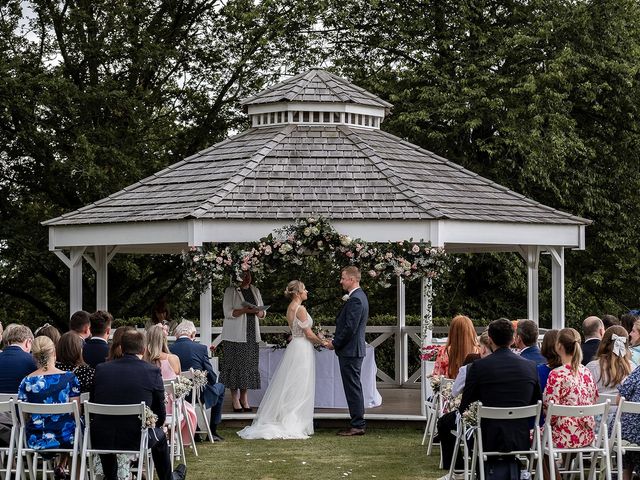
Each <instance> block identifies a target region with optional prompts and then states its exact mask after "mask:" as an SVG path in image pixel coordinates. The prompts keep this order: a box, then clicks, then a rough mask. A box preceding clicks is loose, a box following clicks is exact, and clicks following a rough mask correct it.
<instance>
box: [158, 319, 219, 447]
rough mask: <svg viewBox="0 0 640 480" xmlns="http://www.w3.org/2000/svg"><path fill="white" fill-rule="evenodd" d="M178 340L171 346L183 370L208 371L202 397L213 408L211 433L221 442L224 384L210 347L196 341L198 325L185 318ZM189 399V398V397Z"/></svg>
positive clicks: (178, 328) (179, 327)
mask: <svg viewBox="0 0 640 480" xmlns="http://www.w3.org/2000/svg"><path fill="white" fill-rule="evenodd" d="M175 333H176V341H175V343H174V344H173V345H172V346H171V348H170V350H171V353H173V354H174V355H177V356H178V358H180V365H181V366H182V370H183V371H184V370H189V369H190V368H193V369H194V370H204V371H206V372H207V380H208V383H207V385H206V386H205V388H204V390H203V392H202V398H203V399H204V404H205V407H206V408H207V409H209V408H210V409H211V420H210V421H209V423H210V426H211V433H212V434H213V440H214V441H218V442H221V441H223V440H224V439H223V438H222V437H221V436H220V435H219V434H218V433H217V428H218V425H220V422H221V421H222V402H223V400H224V385H223V384H221V383H217V380H218V376H217V375H216V374H215V372H214V371H213V367H212V366H211V362H210V361H209V355H208V349H207V347H206V346H205V345H200V344H199V343H196V342H195V338H196V326H195V325H194V324H193V322H190V321H189V320H183V321H182V322H180V324H178V326H177V327H176V330H175ZM187 400H189V398H187Z"/></svg>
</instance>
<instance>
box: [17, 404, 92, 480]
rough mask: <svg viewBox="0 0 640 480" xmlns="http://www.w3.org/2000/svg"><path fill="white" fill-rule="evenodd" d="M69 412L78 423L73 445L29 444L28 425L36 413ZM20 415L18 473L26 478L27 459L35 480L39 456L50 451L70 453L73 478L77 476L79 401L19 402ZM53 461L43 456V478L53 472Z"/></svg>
mask: <svg viewBox="0 0 640 480" xmlns="http://www.w3.org/2000/svg"><path fill="white" fill-rule="evenodd" d="M64 414H68V415H71V416H72V417H73V420H74V422H75V424H76V426H75V430H74V434H73V438H74V441H73V445H72V446H71V447H70V448H47V449H35V448H31V447H29V445H28V444H27V434H26V425H27V423H28V421H29V420H30V419H31V418H32V417H33V416H34V415H39V416H43V415H64ZM18 417H19V419H20V433H19V435H18V452H17V457H18V459H17V462H16V475H18V473H17V472H20V473H19V474H20V476H21V478H23V479H24V477H25V476H24V470H23V463H24V459H25V458H26V459H27V470H28V471H29V477H30V478H31V480H35V478H36V474H37V471H36V470H37V465H38V457H39V456H40V457H42V455H43V454H49V453H68V454H69V455H70V456H71V478H76V472H77V460H78V455H79V453H80V438H81V437H80V433H81V429H80V425H81V423H80V409H79V408H78V402H75V401H72V402H68V403H27V402H18ZM50 464H51V461H50V460H47V459H46V458H44V457H42V478H43V479H45V478H47V475H48V474H53V466H52V465H50Z"/></svg>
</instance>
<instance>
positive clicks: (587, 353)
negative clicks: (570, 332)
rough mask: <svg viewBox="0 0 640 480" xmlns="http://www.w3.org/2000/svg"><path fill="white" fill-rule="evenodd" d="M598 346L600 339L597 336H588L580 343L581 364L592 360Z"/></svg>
mask: <svg viewBox="0 0 640 480" xmlns="http://www.w3.org/2000/svg"><path fill="white" fill-rule="evenodd" d="M598 347H600V339H598V338H590V339H589V340H587V341H586V342H584V343H583V344H582V345H581V348H582V365H586V364H587V363H589V362H590V361H591V360H593V357H595V356H596V352H597V351H598Z"/></svg>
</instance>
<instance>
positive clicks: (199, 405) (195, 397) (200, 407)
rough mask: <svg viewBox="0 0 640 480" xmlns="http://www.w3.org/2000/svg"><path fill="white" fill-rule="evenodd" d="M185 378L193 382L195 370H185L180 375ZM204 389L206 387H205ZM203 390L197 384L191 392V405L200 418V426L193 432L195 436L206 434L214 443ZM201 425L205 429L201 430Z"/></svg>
mask: <svg viewBox="0 0 640 480" xmlns="http://www.w3.org/2000/svg"><path fill="white" fill-rule="evenodd" d="M180 375H182V376H183V377H186V378H188V379H190V380H193V376H194V375H193V368H190V369H189V370H185V371H183V372H181V373H180ZM203 388H204V387H203ZM201 393H202V388H198V387H196V385H195V383H194V384H193V389H192V390H191V404H192V405H193V407H194V408H195V409H196V416H197V417H198V425H197V426H196V430H195V431H194V432H193V433H194V436H195V434H204V435H206V436H207V437H208V438H209V441H210V442H211V443H213V434H212V433H211V426H210V425H209V416H208V415H207V406H206V405H205V404H204V402H203V401H202V396H201ZM200 425H204V428H201V427H200Z"/></svg>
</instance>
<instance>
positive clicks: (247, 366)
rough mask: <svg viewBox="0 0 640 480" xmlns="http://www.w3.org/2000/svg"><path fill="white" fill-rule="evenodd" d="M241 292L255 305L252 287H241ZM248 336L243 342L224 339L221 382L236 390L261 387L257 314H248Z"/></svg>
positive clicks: (246, 299)
mask: <svg viewBox="0 0 640 480" xmlns="http://www.w3.org/2000/svg"><path fill="white" fill-rule="evenodd" d="M240 294H241V295H242V297H243V298H244V299H245V301H247V302H249V303H253V304H254V305H255V303H256V299H255V297H254V296H253V292H252V291H251V288H241V289H240ZM246 334H247V337H246V341H245V342H244V343H243V342H230V341H228V340H223V341H222V348H223V352H224V356H223V358H222V364H221V368H220V382H221V383H223V384H224V386H225V387H227V388H229V389H231V390H236V389H238V388H240V389H245V388H246V389H249V390H258V389H259V388H260V371H259V369H258V365H259V363H260V349H259V347H258V342H256V316H255V315H254V314H252V313H248V314H247V332H246Z"/></svg>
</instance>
